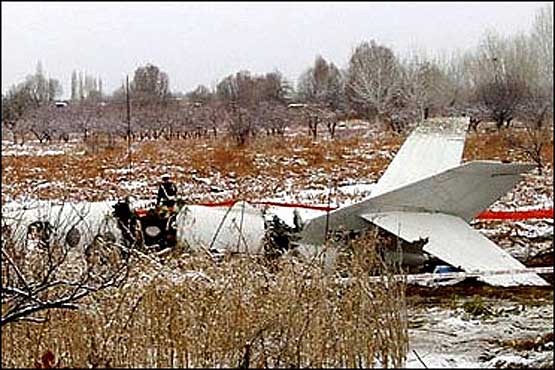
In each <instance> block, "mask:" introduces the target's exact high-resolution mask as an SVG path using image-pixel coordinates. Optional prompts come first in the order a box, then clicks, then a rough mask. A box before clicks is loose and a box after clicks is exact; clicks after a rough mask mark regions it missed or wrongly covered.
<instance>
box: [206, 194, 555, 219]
mask: <svg viewBox="0 0 555 370" xmlns="http://www.w3.org/2000/svg"><path fill="white" fill-rule="evenodd" d="M236 202H237V201H236V200H233V199H231V200H226V201H223V202H217V203H199V205H201V206H207V207H231V206H232V205H234V204H235V203H236ZM250 203H251V204H260V205H267V206H276V207H288V208H305V209H314V210H318V211H333V210H334V209H337V208H338V207H326V206H312V205H308V204H301V203H279V202H250ZM543 218H553V208H548V209H533V210H527V211H489V210H487V211H484V212H482V213H480V214H479V215H478V216H476V219H477V220H529V219H543Z"/></svg>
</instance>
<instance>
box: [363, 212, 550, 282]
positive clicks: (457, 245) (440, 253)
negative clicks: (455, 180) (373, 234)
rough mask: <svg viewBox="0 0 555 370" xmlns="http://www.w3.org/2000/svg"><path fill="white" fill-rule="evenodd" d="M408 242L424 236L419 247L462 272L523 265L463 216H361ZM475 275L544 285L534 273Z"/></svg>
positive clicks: (494, 280)
mask: <svg viewBox="0 0 555 370" xmlns="http://www.w3.org/2000/svg"><path fill="white" fill-rule="evenodd" d="M361 217H362V218H364V219H365V220H367V221H369V222H371V223H373V224H375V225H377V226H379V227H381V228H383V229H385V230H387V231H389V232H391V233H393V234H395V235H398V236H399V237H401V238H402V239H404V240H406V241H408V242H414V241H417V240H419V239H426V238H427V239H428V242H427V243H426V244H425V245H424V248H423V250H424V251H425V252H427V253H430V254H432V255H434V256H436V257H438V258H439V259H441V260H443V261H445V262H447V263H448V264H450V265H452V266H454V267H456V268H460V269H462V270H464V271H466V272H470V273H474V272H480V271H502V270H509V269H524V268H526V267H525V266H524V265H523V264H522V263H520V262H519V261H518V260H516V259H515V258H513V257H512V256H511V255H510V254H509V253H507V252H506V251H504V250H503V249H501V248H500V247H498V246H497V245H496V244H495V243H493V242H492V241H491V240H489V239H488V238H486V237H485V236H483V235H482V234H480V233H479V232H478V231H476V230H474V229H473V228H472V227H471V226H470V225H468V224H467V223H466V222H465V221H464V220H463V219H461V218H459V217H456V216H451V215H446V214H440V213H417V212H385V213H371V214H364V215H362V216H361ZM479 279H481V280H483V281H484V282H486V283H488V284H491V285H498V286H514V285H535V286H545V285H548V283H547V282H546V281H545V280H543V279H542V278H541V277H539V276H538V275H537V274H534V273H528V274H515V275H491V276H482V277H480V278H479Z"/></svg>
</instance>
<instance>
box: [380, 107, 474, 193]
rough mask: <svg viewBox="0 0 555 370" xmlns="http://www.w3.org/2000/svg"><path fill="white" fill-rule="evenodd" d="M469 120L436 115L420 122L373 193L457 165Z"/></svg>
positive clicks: (387, 190) (459, 161) (382, 191)
mask: <svg viewBox="0 0 555 370" xmlns="http://www.w3.org/2000/svg"><path fill="white" fill-rule="evenodd" d="M468 123H469V120H468V118H467V117H457V118H454V117H452V118H434V119H429V120H425V121H423V122H421V123H420V124H419V125H418V126H417V127H416V128H415V129H414V131H413V132H412V133H411V134H410V136H409V137H408V138H407V140H406V141H405V142H404V143H403V145H402V146H401V149H399V151H398V152H397V154H396V156H395V158H393V161H392V162H391V163H390V164H389V166H388V167H387V169H386V170H385V172H384V174H383V176H382V177H381V178H380V180H379V181H378V183H377V185H376V188H375V189H374V190H373V191H372V196H378V195H380V194H384V193H386V192H389V191H391V190H394V189H396V188H399V187H402V186H405V185H408V184H410V183H413V182H415V181H418V180H421V179H424V178H426V177H429V176H432V175H435V174H437V173H440V172H443V171H445V170H447V169H449V168H451V167H455V166H458V165H459V164H460V163H461V159H462V154H463V149H464V141H465V137H466V129H467V127H468Z"/></svg>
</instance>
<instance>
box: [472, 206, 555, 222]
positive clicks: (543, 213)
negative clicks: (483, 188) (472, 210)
mask: <svg viewBox="0 0 555 370" xmlns="http://www.w3.org/2000/svg"><path fill="white" fill-rule="evenodd" d="M533 218H553V208H548V209H531V210H528V211H489V210H488V211H484V212H482V213H480V214H479V215H478V216H477V217H476V219H477V220H529V219H533Z"/></svg>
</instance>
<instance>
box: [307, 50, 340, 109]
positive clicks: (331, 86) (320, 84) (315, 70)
mask: <svg viewBox="0 0 555 370" xmlns="http://www.w3.org/2000/svg"><path fill="white" fill-rule="evenodd" d="M297 95H298V98H299V100H300V101H302V102H307V103H313V104H320V105H325V106H328V107H330V108H331V109H338V108H339V106H340V105H341V104H342V103H343V100H344V92H343V78H342V76H341V72H340V71H339V69H338V68H337V67H336V66H335V65H334V64H333V63H329V64H328V62H327V61H326V60H325V59H324V58H322V57H321V56H317V57H316V60H315V61H314V66H313V67H311V68H309V69H307V70H306V71H305V72H304V73H303V74H302V75H301V76H300V78H299V84H298V88H297Z"/></svg>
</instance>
